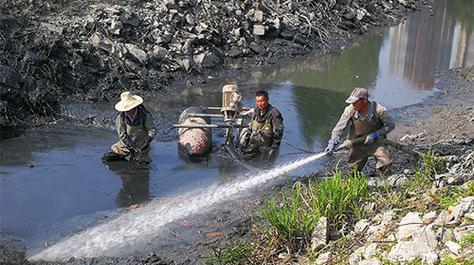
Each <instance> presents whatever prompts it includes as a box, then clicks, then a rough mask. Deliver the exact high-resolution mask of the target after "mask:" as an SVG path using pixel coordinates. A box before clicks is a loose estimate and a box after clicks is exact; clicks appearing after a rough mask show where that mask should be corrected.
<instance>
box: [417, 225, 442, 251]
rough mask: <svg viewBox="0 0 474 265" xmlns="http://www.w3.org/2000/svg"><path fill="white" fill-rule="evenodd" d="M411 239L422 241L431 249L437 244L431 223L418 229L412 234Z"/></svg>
mask: <svg viewBox="0 0 474 265" xmlns="http://www.w3.org/2000/svg"><path fill="white" fill-rule="evenodd" d="M413 241H415V242H424V243H426V244H428V246H430V247H431V248H432V249H435V248H436V246H437V245H438V238H437V236H436V233H435V232H434V231H433V225H432V224H431V225H428V226H425V227H422V228H420V229H418V230H417V231H416V232H415V234H413Z"/></svg>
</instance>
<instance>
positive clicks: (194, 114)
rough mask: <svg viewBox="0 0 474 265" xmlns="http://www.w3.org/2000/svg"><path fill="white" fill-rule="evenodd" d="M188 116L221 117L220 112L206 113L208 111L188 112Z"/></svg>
mask: <svg viewBox="0 0 474 265" xmlns="http://www.w3.org/2000/svg"><path fill="white" fill-rule="evenodd" d="M188 117H210V118H223V117H224V115H222V114H208V113H189V114H188Z"/></svg>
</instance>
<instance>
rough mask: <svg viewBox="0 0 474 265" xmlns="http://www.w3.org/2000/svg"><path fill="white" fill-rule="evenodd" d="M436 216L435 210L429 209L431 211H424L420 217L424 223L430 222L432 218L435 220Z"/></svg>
mask: <svg viewBox="0 0 474 265" xmlns="http://www.w3.org/2000/svg"><path fill="white" fill-rule="evenodd" d="M436 217H438V215H437V214H436V212H435V211H431V212H428V213H425V214H424V215H423V217H422V218H421V220H423V223H425V224H431V223H432V222H433V221H434V220H436Z"/></svg>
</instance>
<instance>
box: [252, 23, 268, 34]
mask: <svg viewBox="0 0 474 265" xmlns="http://www.w3.org/2000/svg"><path fill="white" fill-rule="evenodd" d="M253 35H256V36H263V35H265V27H264V26H262V25H253Z"/></svg>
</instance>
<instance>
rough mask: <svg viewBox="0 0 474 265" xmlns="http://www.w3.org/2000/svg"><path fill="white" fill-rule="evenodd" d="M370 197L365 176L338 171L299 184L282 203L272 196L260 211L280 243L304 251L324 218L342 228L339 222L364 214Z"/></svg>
mask: <svg viewBox="0 0 474 265" xmlns="http://www.w3.org/2000/svg"><path fill="white" fill-rule="evenodd" d="M367 197H368V191H367V180H366V178H365V176H364V175H363V174H362V173H359V172H357V171H356V172H354V173H352V174H351V175H349V176H343V174H342V173H341V172H339V171H337V172H335V173H334V174H333V176H331V177H330V178H328V179H325V180H317V181H314V182H312V183H310V184H309V185H308V186H306V185H304V184H302V183H301V182H296V183H295V185H294V186H293V188H292V189H291V191H290V192H289V194H287V195H283V196H282V199H281V201H280V202H279V203H278V202H277V198H276V196H275V195H273V196H271V197H270V198H269V199H268V200H267V202H266V204H265V207H264V208H263V209H262V210H261V212H262V216H263V219H264V220H266V221H267V223H268V224H269V225H270V228H271V230H272V231H273V235H274V237H275V238H276V239H277V240H279V241H280V242H282V243H284V244H287V245H289V246H290V247H295V248H296V249H302V248H305V246H306V244H307V243H308V241H309V238H310V236H311V233H312V232H313V230H314V228H315V226H316V223H317V221H318V220H319V218H320V217H321V216H325V217H327V219H328V221H329V222H330V224H331V225H333V226H336V227H340V226H341V223H340V220H343V219H344V218H346V217H347V216H348V215H356V216H362V215H363V213H364V208H363V207H361V206H360V205H361V204H362V201H363V200H364V199H366V198H367ZM346 219H347V218H346Z"/></svg>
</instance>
